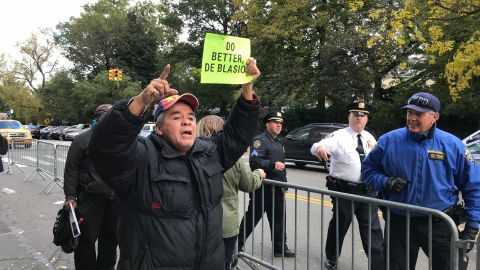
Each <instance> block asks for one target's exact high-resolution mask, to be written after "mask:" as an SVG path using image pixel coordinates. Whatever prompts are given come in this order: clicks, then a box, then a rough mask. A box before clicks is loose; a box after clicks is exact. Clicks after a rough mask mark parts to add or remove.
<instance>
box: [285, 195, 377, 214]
mask: <svg viewBox="0 0 480 270" xmlns="http://www.w3.org/2000/svg"><path fill="white" fill-rule="evenodd" d="M315 194H317V193H315ZM285 198H289V199H295V194H293V193H288V192H286V193H285ZM297 200H299V201H303V202H310V203H313V204H323V205H325V206H330V207H333V204H332V203H331V202H328V201H322V200H320V199H316V198H312V197H310V201H309V200H308V197H305V196H300V195H298V194H297ZM378 216H379V217H382V216H383V213H382V211H380V209H379V210H378Z"/></svg>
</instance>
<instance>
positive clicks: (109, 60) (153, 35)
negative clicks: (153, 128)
mask: <svg viewBox="0 0 480 270" xmlns="http://www.w3.org/2000/svg"><path fill="white" fill-rule="evenodd" d="M180 26H181V24H180V23H179V20H178V19H177V18H176V17H175V15H174V14H173V13H171V12H170V9H169V7H168V6H167V4H165V3H160V4H152V3H151V2H137V3H136V4H135V5H133V6H129V1H127V0H100V1H98V2H97V3H95V4H89V5H86V6H85V11H84V12H83V13H82V14H81V15H80V17H79V18H71V19H70V20H69V21H68V22H65V23H60V24H59V25H58V26H57V29H58V31H59V33H58V34H57V35H56V40H57V42H58V44H59V45H60V46H61V47H62V48H63V50H64V54H65V56H66V57H67V59H69V60H70V61H72V62H73V64H74V68H75V73H76V74H77V75H80V77H85V76H89V77H90V78H92V77H95V75H96V74H98V73H100V72H102V71H105V70H108V69H110V68H114V67H118V68H120V69H122V70H124V73H128V74H129V76H131V77H133V78H135V79H136V80H140V81H142V82H143V83H144V84H145V83H146V82H147V81H150V80H151V79H152V78H154V77H155V76H156V74H157V72H160V70H159V69H158V61H159V55H160V54H161V53H164V52H168V50H169V49H170V48H171V46H173V44H174V43H175V41H176V38H177V36H178V32H179V31H180Z"/></svg>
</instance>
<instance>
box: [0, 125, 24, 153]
mask: <svg viewBox="0 0 480 270" xmlns="http://www.w3.org/2000/svg"><path fill="white" fill-rule="evenodd" d="M0 135H2V136H4V137H6V138H7V141H8V142H9V143H11V142H12V141H13V142H14V146H22V147H26V148H29V147H31V146H32V134H31V133H30V131H29V130H28V129H25V128H24V127H23V126H22V124H21V123H20V122H18V121H17V120H11V119H4V120H0Z"/></svg>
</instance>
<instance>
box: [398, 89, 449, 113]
mask: <svg viewBox="0 0 480 270" xmlns="http://www.w3.org/2000/svg"><path fill="white" fill-rule="evenodd" d="M402 109H412V110H415V111H417V112H428V111H434V112H439V111H440V100H438V98H437V97H436V96H434V95H432V94H430V93H425V92H419V93H416V94H413V96H411V97H410V98H409V99H408V101H407V105H406V106H404V107H403V108H402Z"/></svg>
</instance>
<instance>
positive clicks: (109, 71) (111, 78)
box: [108, 69, 115, 81]
mask: <svg viewBox="0 0 480 270" xmlns="http://www.w3.org/2000/svg"><path fill="white" fill-rule="evenodd" d="M114 72H115V69H109V70H108V80H109V81H113V80H114V77H115V73H114Z"/></svg>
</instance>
